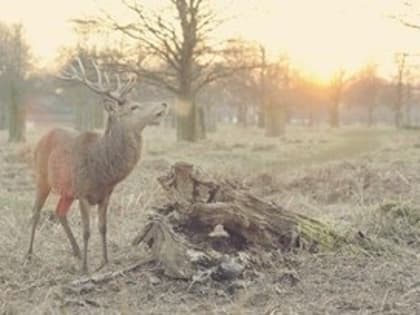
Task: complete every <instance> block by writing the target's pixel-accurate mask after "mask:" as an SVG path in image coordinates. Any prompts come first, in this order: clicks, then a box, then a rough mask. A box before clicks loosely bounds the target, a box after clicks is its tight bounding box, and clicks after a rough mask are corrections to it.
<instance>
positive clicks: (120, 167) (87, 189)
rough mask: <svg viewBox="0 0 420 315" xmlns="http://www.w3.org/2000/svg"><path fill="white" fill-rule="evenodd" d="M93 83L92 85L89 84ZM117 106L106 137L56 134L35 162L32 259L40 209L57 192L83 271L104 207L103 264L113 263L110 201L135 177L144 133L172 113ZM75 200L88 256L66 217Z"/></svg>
mask: <svg viewBox="0 0 420 315" xmlns="http://www.w3.org/2000/svg"><path fill="white" fill-rule="evenodd" d="M82 69H83V68H82ZM83 71H84V69H83ZM98 76H99V71H98ZM88 83H89V84H90V82H89V81H88ZM111 96H112V95H111ZM113 97H114V96H113ZM113 105H114V106H113V107H110V108H108V109H107V110H108V112H109V117H108V123H107V128H106V130H105V132H104V133H103V134H102V135H101V134H98V133H95V132H84V133H81V134H77V133H74V132H71V131H67V130H64V129H53V130H51V131H50V132H48V133H47V134H46V135H45V136H44V137H42V138H41V140H40V141H39V143H38V145H37V147H36V149H35V157H34V158H35V173H36V199H35V203H34V206H33V225H32V233H31V239H30V245H29V250H28V254H29V256H30V255H31V254H32V251H33V243H34V236H35V231H36V226H37V223H38V221H39V217H40V210H41V208H42V206H43V205H44V203H45V201H46V199H47V197H48V195H49V193H50V192H51V191H52V192H53V193H56V194H58V195H59V196H60V199H59V201H58V204H57V208H56V215H57V217H58V218H59V221H60V223H61V225H62V226H63V228H64V231H65V233H66V235H67V237H68V239H69V241H70V245H71V247H72V249H73V254H74V255H75V256H76V257H79V258H80V257H82V258H83V260H82V271H83V272H86V271H87V250H88V240H89V237H90V222H89V221H90V219H89V217H90V215H89V212H90V208H91V207H92V206H95V205H97V206H98V225H99V232H100V234H101V238H102V252H103V264H102V265H104V264H106V263H107V262H108V254H107V244H106V233H107V231H106V230H107V228H106V226H107V224H106V213H107V208H108V203H109V199H110V196H111V194H112V191H113V189H114V187H115V186H116V185H117V184H118V183H120V182H121V181H123V180H124V179H125V178H126V177H127V176H128V175H129V174H130V173H131V171H132V170H133V168H134V167H135V166H136V164H137V162H138V161H139V159H140V155H141V146H142V131H143V129H144V128H145V127H146V126H147V125H150V124H154V123H156V122H157V121H158V120H159V119H160V118H161V117H162V115H163V113H164V112H165V110H166V104H156V105H152V106H151V105H149V106H145V105H140V104H137V103H133V102H126V101H124V102H122V101H121V102H119V103H118V106H115V104H113ZM74 200H78V201H79V205H80V212H81V217H82V224H83V243H84V247H83V255H81V252H80V249H79V246H78V244H77V242H76V240H75V238H74V236H73V233H72V231H71V228H70V226H69V224H68V222H67V217H66V216H67V213H68V211H69V209H70V207H71V205H72V203H73V201H74Z"/></svg>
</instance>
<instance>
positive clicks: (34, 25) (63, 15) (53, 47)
mask: <svg viewBox="0 0 420 315" xmlns="http://www.w3.org/2000/svg"><path fill="white" fill-rule="evenodd" d="M158 3H161V4H163V3H166V2H164V1H160V2H159V1H154V2H153V5H157V4H158ZM214 3H216V6H218V9H220V10H223V9H224V8H225V6H226V1H223V0H215V1H214ZM401 5H402V1H400V0H369V1H366V0H352V1H345V0H319V1H312V0H295V1H287V0H261V1H257V0H251V1H242V0H232V1H230V2H229V4H228V5H227V7H226V10H227V11H232V14H231V15H232V16H233V17H234V19H232V20H231V21H229V22H228V23H227V24H226V25H225V26H224V28H223V31H222V32H220V34H223V36H224V37H230V36H241V37H242V38H245V39H250V40H255V41H258V42H260V43H262V44H263V45H265V46H266V47H267V49H268V50H269V52H270V53H271V55H272V56H276V55H278V54H280V53H285V54H287V55H288V56H289V57H290V59H291V61H292V63H293V64H294V65H295V66H296V67H298V68H300V69H303V71H304V72H306V73H308V74H310V75H311V76H313V77H316V78H317V79H318V80H320V81H325V80H328V78H329V77H330V76H331V75H332V73H334V72H335V71H336V70H337V69H338V68H343V69H345V70H347V71H349V72H352V71H355V70H356V69H358V68H359V67H361V66H362V65H363V64H366V63H368V62H372V61H373V62H375V63H377V64H380V71H381V72H382V73H384V74H390V73H392V72H393V71H394V67H395V66H394V61H393V55H394V53H395V52H398V51H419V50H420V40H419V39H420V31H416V30H412V29H408V28H406V27H404V26H402V25H400V24H399V23H398V22H397V21H395V20H392V19H391V18H390V17H389V16H390V15H392V14H397V13H398V12H399V10H401ZM0 6H1V8H2V10H1V11H0V20H3V21H6V22H11V21H14V22H22V23H23V24H24V26H25V29H26V33H27V37H28V39H29V42H30V44H31V45H32V47H33V51H34V53H35V54H36V56H37V57H38V63H39V65H40V66H42V67H44V66H46V67H48V65H49V64H50V63H51V61H52V60H54V58H55V57H56V56H57V51H58V49H59V48H60V47H63V46H70V45H71V44H72V43H74V42H75V41H76V38H75V35H74V34H73V32H72V27H71V24H70V23H69V20H70V19H71V18H74V17H81V16H84V15H87V14H92V13H93V12H95V11H97V10H98V9H99V8H105V9H107V10H109V11H112V12H114V11H116V10H117V11H118V8H120V7H121V2H120V1H119V0H103V1H99V0H96V1H95V0H72V1H67V0H38V1H27V0H13V1H12V0H0ZM227 15H230V14H227Z"/></svg>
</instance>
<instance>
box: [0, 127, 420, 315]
mask: <svg viewBox="0 0 420 315" xmlns="http://www.w3.org/2000/svg"><path fill="white" fill-rule="evenodd" d="M44 131H45V128H43V129H36V130H35V131H34V132H30V135H29V138H28V143H27V144H25V145H10V144H8V143H7V141H6V135H5V134H0V212H1V220H0V314H3V313H4V314H73V313H82V314H169V313H170V314H270V315H271V314H273V315H274V314H420V281H419V276H418V275H419V274H420V261H419V258H420V210H419V209H420V206H419V205H420V194H419V191H420V132H418V131H408V130H402V131H395V130H393V129H388V128H381V127H377V128H372V129H360V128H343V129H340V130H329V129H317V130H308V129H302V128H291V129H290V130H289V131H288V134H287V135H286V136H285V137H284V138H282V139H267V138H264V137H263V134H262V131H261V130H257V129H240V128H234V127H221V128H220V129H219V131H218V132H217V133H215V134H211V135H209V138H208V139H207V140H205V141H203V142H200V143H197V144H189V143H177V142H176V141H175V135H174V132H173V131H172V130H168V129H163V128H151V129H149V130H146V132H145V146H144V153H143V159H142V161H141V163H140V165H139V166H138V167H137V168H136V169H135V171H134V172H133V173H132V174H131V175H130V177H129V178H128V179H127V180H126V181H125V182H123V183H122V184H121V185H120V186H118V188H117V190H116V194H115V195H114V196H113V199H112V201H111V205H110V207H111V209H110V212H109V228H108V231H109V232H108V235H109V250H110V258H111V261H112V262H111V264H110V265H109V266H107V270H108V271H115V270H119V269H121V268H123V267H124V266H128V265H130V264H132V263H134V262H136V261H138V260H140V259H141V258H142V257H143V256H144V252H142V250H140V249H139V248H135V247H132V246H131V245H130V243H131V240H132V239H133V237H134V236H135V235H136V233H138V231H139V230H140V229H141V227H142V226H143V224H144V220H145V216H146V214H147V212H148V211H149V210H150V209H151V208H152V207H153V206H155V205H156V204H158V203H159V202H160V200H161V199H162V198H161V197H162V194H163V192H162V190H161V188H160V187H159V186H158V183H157V181H156V177H158V176H159V175H161V174H164V173H165V172H166V171H167V170H168V169H169V168H170V166H171V165H172V164H173V163H174V162H175V161H188V162H191V163H193V164H195V165H197V166H198V167H200V168H201V169H203V170H205V171H206V172H208V173H210V174H212V175H214V176H217V177H222V178H227V179H234V180H236V181H240V182H242V183H243V184H244V185H246V186H247V187H249V189H250V190H251V191H252V192H254V193H256V194H258V195H259V196H261V197H262V198H265V199H267V200H272V201H276V202H277V203H280V204H282V205H284V207H286V208H287V209H290V210H293V211H296V212H300V213H304V214H307V215H311V216H313V217H315V218H318V219H322V220H323V221H325V222H328V223H329V224H331V225H332V226H333V227H334V228H336V229H337V230H339V231H342V232H343V233H347V234H348V235H353V234H357V233H360V234H362V235H364V236H365V237H368V238H369V239H372V240H375V242H376V244H378V247H377V248H375V249H372V251H369V250H366V252H364V253H360V252H358V253H355V252H352V250H351V248H342V249H340V250H337V251H334V252H321V253H317V254H309V253H305V252H297V253H289V254H281V255H280V254H279V255H277V256H276V258H275V259H272V260H271V261H269V262H267V268H266V269H265V270H262V271H258V272H255V275H256V276H254V277H253V278H252V279H242V280H239V282H238V283H236V284H235V286H234V285H233V284H227V283H217V282H215V281H210V282H208V283H205V284H203V285H202V286H199V287H191V286H190V283H188V282H184V281H174V280H169V279H168V278H165V276H163V275H161V274H160V273H159V270H157V269H156V267H153V266H151V267H150V268H149V267H148V268H143V269H141V270H139V271H134V272H130V273H127V274H124V275H122V276H120V277H117V278H115V279H114V280H112V281H111V282H108V283H106V284H103V285H98V286H96V287H95V288H93V289H91V290H88V291H86V292H85V291H84V290H82V289H81V290H80V291H78V292H75V291H74V290H71V289H69V287H68V284H69V283H70V282H71V281H74V280H77V279H79V278H80V275H79V265H78V261H76V260H75V259H74V258H73V257H72V256H71V254H70V249H69V246H68V243H67V240H66V238H65V235H64V232H63V231H62V228H61V226H60V225H59V224H58V223H57V221H56V220H55V218H54V216H53V215H52V213H53V210H54V207H55V202H56V201H57V198H56V197H55V196H51V197H50V198H49V200H48V202H47V205H46V207H45V209H44V211H43V216H42V219H41V223H40V227H39V229H38V231H37V236H36V241H35V255H36V258H35V259H34V260H32V261H31V262H27V261H25V260H24V255H25V252H26V250H27V246H28V241H29V226H30V216H31V211H30V209H31V206H32V202H33V194H34V191H33V183H32V175H31V170H30V169H29V167H28V165H27V162H28V157H30V154H29V152H30V151H31V148H32V147H33V145H34V143H35V142H36V140H37V139H38V138H39V137H40V135H41V134H42V133H43V132H44ZM74 208H75V209H74V210H76V206H74ZM92 217H93V225H94V224H95V220H96V213H92ZM70 221H71V225H72V227H73V230H74V232H75V234H76V237H77V239H78V240H79V243H80V239H81V226H80V216H79V212H78V211H72V212H71V213H70ZM92 231H93V233H92V238H91V239H92V241H91V242H90V249H89V250H90V253H89V257H90V261H89V264H90V267H91V270H93V269H94V268H95V267H96V266H97V265H98V264H99V262H100V243H99V235H98V233H96V228H94V227H92ZM290 275H293V277H292V276H290ZM291 278H293V279H295V280H296V281H291V280H290V279H291Z"/></svg>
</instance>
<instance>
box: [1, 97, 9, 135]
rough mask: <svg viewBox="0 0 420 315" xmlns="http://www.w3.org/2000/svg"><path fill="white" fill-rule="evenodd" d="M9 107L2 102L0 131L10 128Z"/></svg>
mask: <svg viewBox="0 0 420 315" xmlns="http://www.w3.org/2000/svg"><path fill="white" fill-rule="evenodd" d="M7 121H8V119H7V106H6V104H5V103H4V102H0V130H6V129H7V127H8V122H7Z"/></svg>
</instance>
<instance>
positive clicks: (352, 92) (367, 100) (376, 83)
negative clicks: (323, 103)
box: [345, 64, 385, 127]
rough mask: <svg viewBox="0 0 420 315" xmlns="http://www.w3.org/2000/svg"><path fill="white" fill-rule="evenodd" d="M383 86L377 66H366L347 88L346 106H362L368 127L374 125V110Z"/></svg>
mask: <svg viewBox="0 0 420 315" xmlns="http://www.w3.org/2000/svg"><path fill="white" fill-rule="evenodd" d="M384 85H385V82H384V80H383V79H381V78H380V77H379V76H378V74H377V66H376V65H375V64H367V65H366V66H365V67H364V68H363V69H362V70H361V71H360V72H359V73H358V74H357V75H356V77H355V79H354V80H353V82H352V83H351V84H349V86H348V88H347V91H346V95H345V99H346V104H348V105H351V106H363V107H364V108H365V109H366V124H367V126H368V127H371V126H372V125H374V123H375V116H374V114H375V109H376V107H377V106H378V101H379V97H380V92H381V87H382V86H384Z"/></svg>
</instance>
